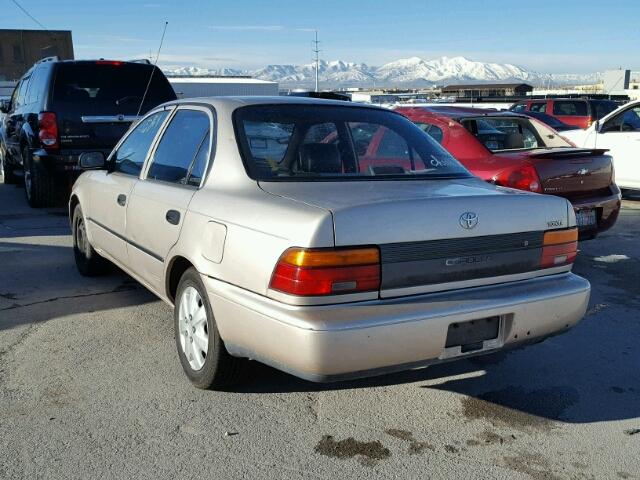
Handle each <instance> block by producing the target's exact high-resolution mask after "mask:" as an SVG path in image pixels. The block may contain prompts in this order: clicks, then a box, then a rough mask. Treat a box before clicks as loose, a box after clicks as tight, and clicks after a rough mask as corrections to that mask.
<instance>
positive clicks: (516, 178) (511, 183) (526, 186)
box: [492, 164, 542, 193]
mask: <svg viewBox="0 0 640 480" xmlns="http://www.w3.org/2000/svg"><path fill="white" fill-rule="evenodd" d="M492 180H493V183H495V184H496V185H502V186H503V187H511V188H516V189H518V190H525V191H527V192H537V193H541V192H542V185H540V177H539V176H538V172H537V171H536V169H535V167H534V166H533V165H528V164H524V165H522V166H521V167H518V168H517V169H515V170H511V169H509V170H503V171H502V172H500V173H498V174H497V175H496V176H495V177H493V179H492Z"/></svg>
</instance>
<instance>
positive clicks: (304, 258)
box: [280, 248, 380, 268]
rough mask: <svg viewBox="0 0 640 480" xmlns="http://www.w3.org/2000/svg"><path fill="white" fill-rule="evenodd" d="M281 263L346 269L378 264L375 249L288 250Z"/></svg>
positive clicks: (378, 253) (378, 258) (378, 254)
mask: <svg viewBox="0 0 640 480" xmlns="http://www.w3.org/2000/svg"><path fill="white" fill-rule="evenodd" d="M280 261H281V262H284V263H288V264H289V265H294V266H296V267H309V268H312V267H346V266H349V265H371V264H375V263H379V262H380V252H379V251H378V249H377V248H350V249H337V250H333V249H331V250H321V249H316V250H313V249H310V250H307V249H304V248H290V249H289V250H287V251H286V252H284V254H283V255H282V258H281V259H280Z"/></svg>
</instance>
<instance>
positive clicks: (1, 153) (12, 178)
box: [0, 148, 19, 185]
mask: <svg viewBox="0 0 640 480" xmlns="http://www.w3.org/2000/svg"><path fill="white" fill-rule="evenodd" d="M0 170H1V171H2V176H3V179H4V183H5V184H6V185H13V184H16V183H18V181H19V178H18V177H16V174H15V173H14V172H13V166H12V165H8V164H7V153H6V151H5V150H4V149H1V148H0Z"/></svg>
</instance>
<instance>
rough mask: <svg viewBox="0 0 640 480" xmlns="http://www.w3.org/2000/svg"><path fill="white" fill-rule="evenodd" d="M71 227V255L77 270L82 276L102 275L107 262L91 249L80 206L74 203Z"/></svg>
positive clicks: (106, 267)
mask: <svg viewBox="0 0 640 480" xmlns="http://www.w3.org/2000/svg"><path fill="white" fill-rule="evenodd" d="M72 227H73V231H72V234H73V255H74V257H75V260H76V267H77V269H78V272H80V275H82V276H84V277H95V276H98V275H104V274H105V273H106V272H107V271H108V268H109V263H108V262H107V260H105V259H104V258H102V257H101V256H100V255H99V254H98V252H96V251H95V250H94V249H93V247H92V246H91V243H89V237H87V226H86V224H85V220H84V215H82V208H80V205H79V204H78V205H76V208H75V210H74V211H73V221H72Z"/></svg>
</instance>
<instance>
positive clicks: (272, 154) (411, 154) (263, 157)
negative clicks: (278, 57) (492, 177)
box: [234, 105, 470, 181]
mask: <svg viewBox="0 0 640 480" xmlns="http://www.w3.org/2000/svg"><path fill="white" fill-rule="evenodd" d="M234 123H235V128H236V136H237V138H238V146H239V148H240V151H241V153H242V157H243V159H244V162H245V165H246V167H247V171H248V173H249V176H251V177H252V178H254V179H256V180H272V181H279V180H280V181H305V180H323V179H326V180H329V179H330V180H351V179H353V180H357V179H412V178H413V179H415V178H443V177H446V178H451V177H467V176H469V175H470V174H469V172H468V171H467V170H466V169H465V168H464V167H463V166H462V165H460V164H459V163H458V161H457V160H456V159H454V158H453V157H452V156H451V155H450V154H449V153H447V151H446V150H444V149H443V148H442V147H441V146H440V145H439V144H438V143H437V142H436V141H434V140H433V139H432V138H431V137H430V136H429V135H426V134H425V133H424V132H422V131H421V130H420V129H419V128H418V127H417V126H415V125H414V124H413V123H411V122H410V121H409V120H407V119H406V118H405V117H403V116H401V115H399V114H397V113H393V112H391V111H385V110H377V109H371V108H361V107H346V106H345V107H343V106H333V105H254V106H248V107H242V108H239V109H238V110H236V111H235V113H234Z"/></svg>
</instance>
